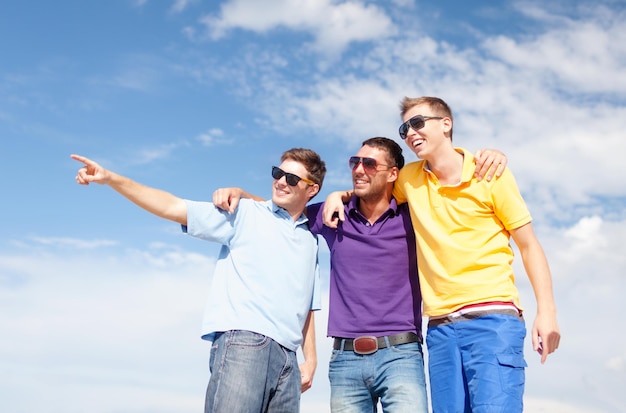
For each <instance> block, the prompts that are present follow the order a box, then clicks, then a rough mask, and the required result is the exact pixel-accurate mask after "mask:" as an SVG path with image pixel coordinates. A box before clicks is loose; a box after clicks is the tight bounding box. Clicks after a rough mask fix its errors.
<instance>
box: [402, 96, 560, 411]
mask: <svg viewBox="0 0 626 413" xmlns="http://www.w3.org/2000/svg"><path fill="white" fill-rule="evenodd" d="M401 112H402V120H403V123H402V125H401V126H400V130H399V132H400V137H401V138H402V139H404V141H405V142H406V144H407V145H408V146H409V148H410V149H411V150H412V151H413V152H415V154H416V155H417V156H418V158H420V159H421V161H417V162H413V163H410V164H408V165H406V166H405V167H404V168H403V169H402V170H401V171H400V176H399V178H398V180H397V182H396V185H395V187H394V192H393V195H394V197H395V198H396V199H397V200H398V202H399V203H400V202H408V203H409V207H410V210H411V218H412V222H413V227H414V229H415V234H416V241H417V251H418V265H419V274H420V286H421V289H422V297H423V302H424V315H426V316H428V317H429V323H428V332H427V348H428V354H429V375H430V384H431V398H432V406H433V411H434V412H435V413H439V412H473V413H477V412H481V413H487V412H507V413H513V412H522V410H523V402H522V396H523V391H524V368H525V367H526V362H525V361H524V355H523V346H524V337H525V335H526V327H525V323H524V320H523V318H522V307H521V305H520V302H519V294H518V291H517V288H516V287H515V276H514V274H513V269H512V266H511V264H512V262H513V251H512V249H511V246H510V243H509V241H510V237H513V240H514V241H515V244H516V245H517V246H518V248H519V250H520V252H521V256H522V260H523V263H524V268H525V269H526V272H527V274H528V277H529V279H530V282H531V284H532V287H533V290H534V293H535V298H536V300H537V317H536V319H535V321H534V324H533V328H532V342H533V347H534V349H535V350H536V351H538V352H539V354H540V355H541V362H542V363H543V362H545V360H546V358H547V356H548V354H550V353H552V352H553V351H555V350H556V349H557V347H558V345H559V340H560V333H559V328H558V324H557V320H556V306H555V303H554V297H553V294H552V278H551V275H550V269H549V267H548V262H547V259H546V256H545V254H544V252H543V249H542V247H541V245H540V244H539V241H538V240H537V238H536V236H535V234H534V231H533V227H532V223H531V216H530V213H529V212H528V209H527V208H526V204H525V202H524V200H523V199H522V196H521V195H520V192H519V189H518V187H517V184H516V182H515V178H514V177H513V174H512V173H511V171H510V170H509V169H508V168H505V169H504V170H503V171H500V172H501V175H500V176H499V177H497V178H496V179H493V180H491V181H487V180H477V179H476V178H475V177H474V170H475V164H474V157H473V156H472V154H471V153H469V152H468V151H466V150H464V149H461V148H455V147H454V146H453V145H452V126H453V118H452V112H451V110H450V108H449V106H448V105H447V104H446V103H445V102H444V101H443V100H441V99H439V98H435V97H421V98H405V99H404V100H403V102H402V103H401Z"/></svg>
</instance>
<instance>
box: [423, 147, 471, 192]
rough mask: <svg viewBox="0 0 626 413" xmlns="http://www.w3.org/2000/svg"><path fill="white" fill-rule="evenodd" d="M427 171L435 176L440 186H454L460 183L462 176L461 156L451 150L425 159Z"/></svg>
mask: <svg viewBox="0 0 626 413" xmlns="http://www.w3.org/2000/svg"><path fill="white" fill-rule="evenodd" d="M426 162H427V163H428V169H430V170H431V171H432V173H434V174H435V176H436V177H437V179H438V180H439V182H440V183H441V184H442V185H454V184H457V183H459V182H460V181H461V176H462V174H463V154H462V153H459V152H457V151H456V150H454V148H452V149H451V150H449V151H446V153H444V154H439V155H437V156H435V157H432V158H430V159H427V160H426Z"/></svg>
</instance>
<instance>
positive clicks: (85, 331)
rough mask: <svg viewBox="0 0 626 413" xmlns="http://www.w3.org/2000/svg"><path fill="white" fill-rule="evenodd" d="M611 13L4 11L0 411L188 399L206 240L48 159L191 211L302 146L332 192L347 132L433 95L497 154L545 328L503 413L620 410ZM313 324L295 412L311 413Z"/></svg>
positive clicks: (616, 17) (623, 33) (200, 5)
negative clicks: (517, 404)
mask: <svg viewBox="0 0 626 413" xmlns="http://www.w3.org/2000/svg"><path fill="white" fill-rule="evenodd" d="M625 18H626V3H624V1H623V0H599V1H596V2H594V3H593V4H589V3H588V2H585V1H578V0H575V1H571V0H567V1H565V0H560V1H552V2H544V1H538V0H537V1H535V0H530V1H510V2H508V1H507V2H505V1H497V0H493V1H479V0H475V1H471V2H470V1H462V0H457V1H454V0H451V1H446V2H440V3H435V2H424V1H417V0H391V1H351V2H345V1H333V0H318V1H315V2H311V1H309V2H305V1H295V0H275V1H265V2H260V1H256V0H229V1H220V2H218V1H212V2H208V1H200V0H195V1H194V0H176V1H174V0H172V1H158V2H157V1H154V0H112V1H107V2H85V1H78V0H59V1H55V2H33V1H22V2H4V3H3V4H2V5H0V50H1V51H2V54H1V55H2V58H0V184H1V185H2V188H3V194H4V196H3V202H2V207H1V208H2V214H0V224H1V227H2V233H1V234H2V235H1V236H0V329H1V330H2V339H0V400H2V405H3V408H2V409H3V411H6V412H11V413H21V412H24V413H26V412H28V413H30V412H33V411H42V410H44V411H47V412H51V413H55V412H63V413H68V412H85V411H89V412H93V413H114V412H125V413H140V412H147V411H150V412H153V413H154V412H158V413H174V412H176V413H180V412H197V411H199V410H200V409H201V406H202V403H203V394H204V387H205V385H206V381H207V377H208V373H207V364H208V356H209V348H208V347H209V346H208V344H207V343H206V342H204V341H202V340H200V338H199V330H200V322H201V316H202V311H203V307H204V300H205V297H206V294H207V289H208V288H209V284H210V274H211V271H212V268H213V265H214V261H215V256H216V253H217V246H215V245H211V244H207V243H203V242H201V241H198V240H194V239H191V238H189V237H186V236H184V235H182V234H181V233H180V231H179V228H178V226H177V225H176V224H172V223H168V222H166V221H162V220H159V219H158V218H155V217H152V216H150V215H149V214H147V213H145V212H143V211H141V210H139V209H138V208H137V207H135V206H134V205H132V204H130V203H129V202H128V201H126V200H124V199H122V198H121V197H119V196H118V195H117V194H115V193H114V192H113V191H112V190H111V189H110V188H106V187H100V186H89V187H82V186H78V185H76V183H75V181H74V176H75V174H76V170H77V168H78V166H79V165H78V164H77V163H76V162H74V161H72V160H71V159H70V158H69V155H70V154H71V153H78V154H81V155H84V156H88V157H91V158H93V159H95V160H96V161H98V162H100V163H102V164H103V165H104V166H106V167H108V168H110V169H113V170H115V171H117V172H120V173H122V174H125V175H127V176H130V177H132V178H134V179H136V180H138V181H140V182H142V183H145V184H147V185H151V186H155V187H159V188H162V189H165V190H168V191H170V192H173V193H175V194H177V195H179V196H181V197H185V198H190V199H198V200H201V199H209V198H210V196H211V193H212V192H213V190H214V189H216V188H218V187H222V186H243V187H245V188H246V189H248V190H250V191H252V192H255V193H257V194H258V195H262V196H269V194H270V184H271V178H270V166H271V165H273V164H276V163H277V162H278V158H279V156H280V153H281V152H282V151H284V150H285V149H288V148H291V147H295V146H301V147H311V148H313V149H315V150H317V151H318V152H319V153H320V154H321V155H322V157H323V158H324V159H325V161H326V162H327V165H328V168H329V173H328V175H327V179H326V182H325V184H324V188H323V189H322V193H321V194H320V196H319V198H316V200H319V201H321V200H323V199H324V198H325V196H326V195H327V194H328V193H329V192H330V191H332V190H337V189H345V188H347V187H350V185H351V183H350V174H349V170H348V168H347V158H348V157H349V156H350V155H352V154H354V153H356V151H357V150H358V148H359V146H360V143H361V142H362V141H363V140H364V139H366V138H369V137H372V136H388V137H392V138H394V139H398V140H399V138H398V136H397V127H398V125H399V114H398V103H399V102H400V100H401V99H402V97H403V96H405V95H408V96H421V95H435V96H440V97H442V98H444V99H445V100H446V101H448V103H449V104H450V105H451V107H452V109H453V111H454V112H455V121H456V122H455V134H454V139H455V144H457V145H459V146H463V147H466V148H468V149H470V150H476V149H479V148H485V147H490V148H498V149H500V150H502V151H504V152H505V153H506V154H507V155H508V157H509V166H510V167H511V169H512V170H513V172H514V173H515V176H516V178H517V181H518V184H519V186H520V188H521V190H522V192H523V194H524V196H525V198H526V200H527V202H528V205H529V207H530V209H531V212H532V214H533V217H534V225H535V229H536V232H537V233H538V235H539V237H540V239H541V241H542V244H543V246H544V248H545V250H546V252H547V255H548V258H549V261H550V265H551V268H552V272H553V278H554V282H555V294H556V299H557V305H558V310H559V322H560V326H561V330H562V335H563V338H562V342H561V348H560V349H559V350H558V352H557V353H555V354H554V355H552V356H550V357H549V359H548V362H547V363H546V364H545V365H540V363H539V357H538V356H537V355H536V354H533V353H532V347H531V344H530V339H527V346H526V358H527V361H528V364H529V368H528V369H527V386H526V396H525V403H526V411H528V412H568V413H571V412H573V413H599V412H618V411H623V406H625V405H626V394H625V393H624V391H623V389H624V388H625V386H626V338H625V336H624V331H623V326H624V322H623V319H622V317H621V316H620V315H619V314H620V313H621V311H622V306H621V302H623V297H624V294H625V293H626V281H625V278H624V276H623V269H624V268H626V247H625V245H626V212H625V211H626V210H625V207H624V206H625V203H626V184H624V180H623V177H624V175H625V174H626V163H625V162H624V161H623V156H624V155H623V154H624V152H625V151H626V144H625V143H624V131H625V130H626V26H625V25H624V24H623V22H624V19H625ZM405 156H406V158H407V160H409V161H412V160H415V156H414V155H413V154H412V153H411V152H410V151H409V150H408V148H407V149H405ZM320 257H321V261H322V262H323V263H324V268H323V270H324V273H323V274H324V276H325V277H326V278H327V277H328V264H327V261H328V253H327V251H326V250H325V249H324V250H323V251H322V253H321V255H320ZM515 265H516V271H517V279H518V286H519V288H520V292H521V295H522V303H523V304H524V306H525V307H526V310H527V311H526V319H527V326H528V328H529V329H530V327H531V325H532V324H531V323H532V320H533V318H534V298H533V295H532V290H531V288H530V285H529V283H528V281H527V278H526V276H525V273H524V271H523V268H522V266H521V263H520V262H519V260H518V261H517V262H516V264H515ZM325 317H326V312H325V311H322V312H320V313H319V314H318V317H317V331H318V336H319V337H318V356H319V366H318V370H317V374H316V378H315V383H314V387H313V389H311V390H310V391H309V392H307V393H305V395H304V396H303V408H302V411H303V412H305V413H313V412H315V413H319V412H327V411H328V396H329V389H328V387H329V386H328V380H327V362H328V357H329V354H330V344H329V340H328V339H327V338H325V337H324V335H325V329H326V320H325Z"/></svg>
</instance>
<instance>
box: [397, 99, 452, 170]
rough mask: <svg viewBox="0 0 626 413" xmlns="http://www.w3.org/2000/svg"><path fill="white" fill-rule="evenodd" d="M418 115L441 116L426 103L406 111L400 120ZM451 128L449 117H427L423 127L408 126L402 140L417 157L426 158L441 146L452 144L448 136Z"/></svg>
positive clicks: (404, 120) (406, 119)
mask: <svg viewBox="0 0 626 413" xmlns="http://www.w3.org/2000/svg"><path fill="white" fill-rule="evenodd" d="M418 115H421V116H425V117H437V116H442V115H440V114H437V113H433V111H432V110H431V108H430V106H429V105H428V104H419V105H416V106H413V107H412V108H410V109H409V110H407V111H406V113H405V114H404V115H403V116H402V122H406V121H408V120H409V119H411V118H412V117H414V116H418ZM442 117H443V116H442ZM451 129H452V120H451V119H450V118H449V117H443V119H428V118H427V119H425V121H424V127H423V128H421V129H418V130H414V129H413V128H409V130H408V132H407V134H406V139H405V140H404V141H405V142H406V144H407V146H408V147H409V148H410V149H411V150H412V151H413V152H414V153H415V154H416V155H417V157H418V158H420V159H426V160H428V158H429V157H431V156H432V155H434V154H436V153H437V152H439V151H440V149H441V148H443V147H444V146H449V145H451V144H452V141H451V138H450V137H449V136H450V131H451Z"/></svg>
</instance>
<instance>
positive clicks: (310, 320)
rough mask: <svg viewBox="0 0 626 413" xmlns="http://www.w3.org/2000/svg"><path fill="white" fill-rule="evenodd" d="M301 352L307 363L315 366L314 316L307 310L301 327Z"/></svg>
mask: <svg viewBox="0 0 626 413" xmlns="http://www.w3.org/2000/svg"><path fill="white" fill-rule="evenodd" d="M302 354H303V356H304V360H305V362H306V363H307V364H309V363H312V365H313V366H317V349H316V345H315V316H314V312H313V311H309V315H308V316H307V320H306V323H305V324H304V328H303V329H302Z"/></svg>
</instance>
